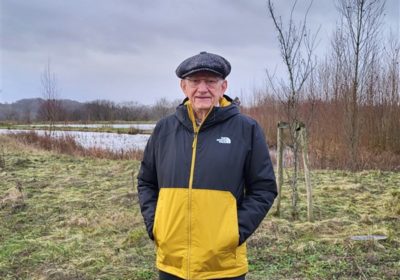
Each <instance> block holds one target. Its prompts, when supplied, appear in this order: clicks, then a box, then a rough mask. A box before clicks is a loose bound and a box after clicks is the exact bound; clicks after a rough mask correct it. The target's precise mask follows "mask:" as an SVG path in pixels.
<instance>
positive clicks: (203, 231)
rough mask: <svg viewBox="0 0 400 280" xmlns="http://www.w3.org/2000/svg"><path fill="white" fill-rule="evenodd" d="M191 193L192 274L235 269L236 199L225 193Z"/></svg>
mask: <svg viewBox="0 0 400 280" xmlns="http://www.w3.org/2000/svg"><path fill="white" fill-rule="evenodd" d="M192 192H193V193H192V207H191V208H192V218H191V244H190V245H191V259H192V262H191V263H192V264H193V265H192V270H193V271H221V270H227V269H229V268H234V267H235V266H236V249H237V247H238V246H239V227H238V218H237V208H236V199H235V197H234V196H233V195H232V194H231V193H230V192H228V191H217V190H203V189H193V190H192Z"/></svg>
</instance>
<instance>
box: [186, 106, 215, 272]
mask: <svg viewBox="0 0 400 280" xmlns="http://www.w3.org/2000/svg"><path fill="white" fill-rule="evenodd" d="M212 109H213V107H211V108H210V110H209V111H208V113H207V115H206V116H205V117H204V119H203V121H202V123H201V124H200V125H197V124H196V120H195V117H194V113H193V111H192V109H190V110H189V115H191V120H192V124H193V131H194V135H193V143H192V161H191V164H190V177H189V194H188V196H189V202H188V213H189V214H188V216H189V232H188V243H189V244H188V258H187V279H191V278H190V255H191V246H192V234H191V233H192V188H193V176H194V166H195V162H196V151H197V137H198V135H199V131H200V128H201V126H202V125H203V123H204V121H205V120H206V119H207V117H208V115H209V114H210V112H211V111H212Z"/></svg>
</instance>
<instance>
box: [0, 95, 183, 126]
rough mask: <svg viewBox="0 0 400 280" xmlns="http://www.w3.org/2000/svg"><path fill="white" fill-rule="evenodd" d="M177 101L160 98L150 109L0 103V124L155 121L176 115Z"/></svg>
mask: <svg viewBox="0 0 400 280" xmlns="http://www.w3.org/2000/svg"><path fill="white" fill-rule="evenodd" d="M179 102H180V101H179V100H175V101H169V100H167V99H166V98H161V99H159V100H158V101H156V102H155V104H153V105H143V104H140V103H138V102H134V101H133V102H124V103H117V102H114V101H110V100H93V101H89V102H84V103H81V102H78V101H74V100H66V99H42V98H34V99H22V100H19V101H16V102H14V103H11V104H1V103H0V121H3V122H14V123H19V124H31V123H37V122H59V123H62V122H65V123H67V122H81V123H90V122H100V121H101V122H115V121H157V120H159V119H161V118H162V117H165V116H167V115H169V114H171V113H172V112H174V111H175V108H176V106H178V104H179Z"/></svg>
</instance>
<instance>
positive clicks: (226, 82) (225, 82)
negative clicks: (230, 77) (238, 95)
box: [221, 80, 228, 94]
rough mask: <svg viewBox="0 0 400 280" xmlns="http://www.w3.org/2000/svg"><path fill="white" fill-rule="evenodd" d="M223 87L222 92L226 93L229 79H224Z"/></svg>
mask: <svg viewBox="0 0 400 280" xmlns="http://www.w3.org/2000/svg"><path fill="white" fill-rule="evenodd" d="M221 87H222V94H224V93H225V91H226V90H227V89H228V81H227V80H223V81H222V85H221Z"/></svg>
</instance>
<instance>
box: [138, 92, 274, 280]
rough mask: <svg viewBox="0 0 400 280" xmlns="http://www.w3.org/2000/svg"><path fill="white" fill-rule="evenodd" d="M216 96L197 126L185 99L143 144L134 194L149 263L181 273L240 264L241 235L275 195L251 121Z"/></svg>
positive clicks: (242, 269)
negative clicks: (150, 244) (151, 253)
mask: <svg viewBox="0 0 400 280" xmlns="http://www.w3.org/2000/svg"><path fill="white" fill-rule="evenodd" d="M231 101H232V100H231V99H230V98H229V97H228V96H225V95H224V97H223V99H222V101H221V103H220V106H219V107H213V108H212V109H211V110H210V112H209V113H208V115H207V117H206V118H205V120H204V121H203V123H202V124H201V125H200V126H197V124H196V122H195V119H194V115H193V112H192V109H191V106H190V102H189V101H188V100H187V99H185V101H184V103H182V104H181V105H179V106H178V107H177V110H176V112H175V114H174V115H171V116H168V117H166V118H164V119H162V120H160V121H159V122H158V123H157V124H156V127H155V129H154V131H153V134H152V135H151V137H150V139H149V141H148V143H147V146H146V148H145V151H144V156H143V160H142V162H141V167H140V171H139V175H138V194H139V202H140V207H141V212H142V215H143V217H144V221H145V225H146V228H147V232H148V234H149V236H150V238H151V239H153V240H154V241H155V244H156V248H157V260H156V265H157V268H158V269H160V270H162V271H164V272H167V273H170V274H173V275H176V276H178V277H180V278H183V279H215V278H225V277H235V276H239V275H242V274H245V273H246V272H247V271H248V264H247V256H246V242H245V241H246V239H247V238H248V237H249V236H250V235H251V234H252V233H253V232H254V231H255V229H256V228H257V227H258V225H259V224H260V223H261V221H262V220H263V218H264V217H265V215H266V214H267V212H268V210H269V209H270V208H271V206H272V203H273V201H274V199H275V197H276V194H277V189H276V182H275V176H274V171H273V167H272V164H271V160H270V156H269V152H268V147H267V144H266V141H265V138H264V135H263V132H262V130H261V128H260V126H259V125H258V124H257V122H256V121H255V120H253V119H251V118H250V117H247V116H245V115H242V114H240V113H239V109H238V107H237V106H236V105H235V104H233V103H232V102H231Z"/></svg>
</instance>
